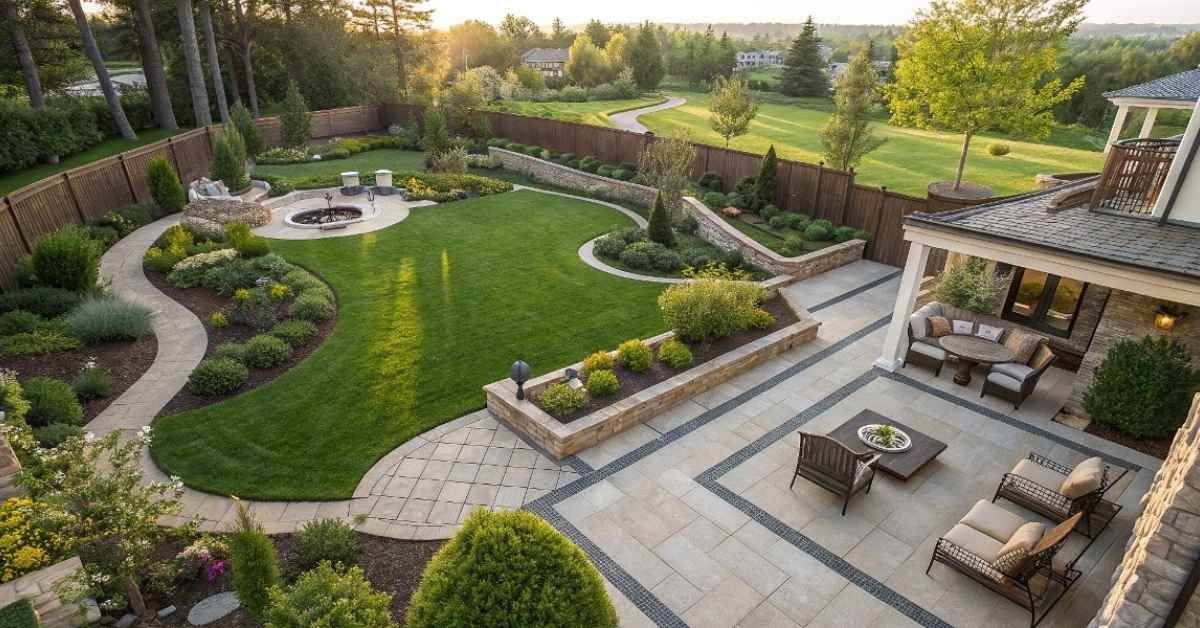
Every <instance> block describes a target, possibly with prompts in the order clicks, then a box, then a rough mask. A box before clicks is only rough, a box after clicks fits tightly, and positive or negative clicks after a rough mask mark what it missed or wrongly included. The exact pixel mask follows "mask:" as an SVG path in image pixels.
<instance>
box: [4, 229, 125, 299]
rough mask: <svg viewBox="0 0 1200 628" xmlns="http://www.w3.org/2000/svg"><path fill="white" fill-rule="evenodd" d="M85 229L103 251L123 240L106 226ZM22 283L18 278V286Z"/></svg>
mask: <svg viewBox="0 0 1200 628" xmlns="http://www.w3.org/2000/svg"><path fill="white" fill-rule="evenodd" d="M85 228H86V229H87V232H88V237H89V238H91V239H92V240H93V241H94V242H95V243H96V244H97V245H99V246H100V248H101V249H105V250H107V249H108V248H109V247H111V246H112V245H114V244H116V243H117V240H120V239H121V234H120V232H118V231H117V230H116V229H114V228H112V227H108V226H104V225H88V226H87V227H85ZM29 272H30V273H33V263H32V261H31V262H30V264H29ZM31 276H32V277H35V278H36V277H37V275H36V274H32V275H31ZM22 283H23V281H22V280H21V279H20V278H18V279H17V284H18V285H20V284H22ZM26 285H33V284H32V283H29V284H26Z"/></svg>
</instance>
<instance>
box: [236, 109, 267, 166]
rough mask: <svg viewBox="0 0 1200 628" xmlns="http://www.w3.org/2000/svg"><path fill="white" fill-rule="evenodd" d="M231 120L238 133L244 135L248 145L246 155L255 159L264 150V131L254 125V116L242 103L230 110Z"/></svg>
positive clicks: (243, 138) (243, 137) (243, 139)
mask: <svg viewBox="0 0 1200 628" xmlns="http://www.w3.org/2000/svg"><path fill="white" fill-rule="evenodd" d="M229 119H230V121H232V122H233V126H234V128H236V129H237V130H238V133H240V134H241V135H242V141H244V142H245V143H246V154H247V155H249V156H250V157H254V156H255V155H257V154H259V153H261V152H262V150H263V139H262V131H261V130H259V128H258V125H257V124H255V123H254V116H252V115H250V110H249V109H247V108H246V105H243V104H242V101H240V100H239V101H237V102H235V103H233V108H231V109H230V110H229Z"/></svg>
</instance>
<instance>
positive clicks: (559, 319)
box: [152, 191, 665, 500]
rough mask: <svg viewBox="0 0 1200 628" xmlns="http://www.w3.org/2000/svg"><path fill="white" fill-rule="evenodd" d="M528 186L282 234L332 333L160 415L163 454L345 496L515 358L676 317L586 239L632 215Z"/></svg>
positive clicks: (566, 357) (653, 290) (176, 462)
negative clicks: (208, 398)
mask: <svg viewBox="0 0 1200 628" xmlns="http://www.w3.org/2000/svg"><path fill="white" fill-rule="evenodd" d="M631 224H632V221H630V220H629V219H628V218H626V217H625V216H623V215H621V214H619V213H617V212H616V211H614V210H612V209H611V208H607V207H603V206H601V205H597V204H595V203H589V202H586V201H579V200H573V199H565V198H561V197H557V196H548V195H544V194H540V193H537V192H532V191H520V192H510V193H507V194H502V195H497V196H491V197H483V198H477V199H471V200H466V201H459V202H456V203H448V204H445V205H437V206H431V207H427V208H419V209H416V210H414V211H413V213H412V215H410V216H409V218H408V219H407V220H405V221H403V222H401V223H399V224H397V225H395V226H393V227H390V228H388V229H385V230H383V231H379V232H375V233H371V234H366V235H362V236H350V237H342V238H332V239H327V240H313V241H288V242H284V241H273V242H272V247H273V249H274V250H275V251H277V252H279V253H281V254H282V255H284V256H285V257H286V258H287V259H289V260H290V261H292V262H295V263H297V264H301V265H303V266H305V267H306V268H309V269H312V270H314V271H317V272H319V273H320V274H321V275H322V276H323V277H324V278H325V279H326V280H327V281H328V282H329V283H330V284H331V285H332V286H333V287H334V289H335V290H336V291H337V294H338V299H339V315H338V316H339V318H338V321H337V324H336V325H335V327H334V330H333V333H332V334H331V335H330V336H329V337H328V338H327V339H326V340H325V342H324V344H323V345H322V346H321V347H320V348H319V349H318V350H317V351H316V352H315V353H314V354H313V355H312V356H310V357H309V358H308V359H307V360H305V361H304V362H302V363H300V364H299V365H297V366H296V367H295V368H293V369H292V370H290V371H288V372H287V373H285V374H284V375H282V376H281V377H279V378H278V379H276V380H275V381H274V382H272V383H270V384H268V385H265V386H262V387H260V388H257V389H255V390H253V391H250V392H248V393H245V394H243V395H240V396H238V397H234V398H232V399H230V400H228V401H225V402H222V403H219V404H216V405H213V406H209V407H207V408H203V409H199V410H193V411H189V412H186V413H183V414H179V415H174V416H168V417H161V418H159V419H158V420H156V421H155V423H154V427H155V439H154V445H153V447H152V452H153V455H154V459H155V460H156V461H157V462H158V464H159V465H160V466H162V468H163V469H164V470H165V471H167V472H168V473H170V474H172V475H178V476H180V477H182V478H183V480H184V481H185V482H187V483H188V484H190V485H192V486H194V487H196V488H198V489H201V490H205V491H209V492H213V493H217V494H235V495H238V496H241V497H247V498H255V499H274V500H284V499H292V500H295V499H300V500H304V499H311V500H328V499H346V498H349V497H350V495H351V494H352V493H353V491H354V488H355V487H356V486H357V484H358V482H359V480H360V479H361V478H362V476H363V474H364V473H366V472H367V470H369V469H370V467H371V466H372V465H373V464H374V463H375V461H376V460H378V459H379V458H380V457H381V456H383V455H384V454H386V453H387V452H389V451H391V450H392V449H393V448H395V447H396V446H397V445H399V444H401V443H403V442H404V441H406V440H408V439H409V438H412V437H413V436H416V435H418V434H420V433H421V432H424V431H425V430H428V429H430V428H432V427H434V426H436V425H438V424H441V423H443V422H445V421H447V420H449V419H452V418H455V417H457V416H460V415H462V414H464V413H466V412H469V411H471V410H474V409H477V408H481V407H482V406H483V403H484V398H483V393H482V391H481V390H480V387H481V386H483V385H484V384H486V383H488V382H491V381H495V380H498V379H501V378H503V377H505V376H506V375H507V373H508V367H509V365H510V364H512V362H513V360H516V359H523V360H525V361H527V362H529V364H531V365H532V366H533V369H534V371H535V372H536V373H545V372H547V371H550V370H552V369H555V368H561V367H563V366H565V365H567V364H570V363H572V362H574V361H576V360H579V359H581V358H582V357H583V356H584V355H586V354H587V353H589V352H591V351H594V350H596V349H600V348H613V347H615V346H616V345H617V344H618V343H619V342H620V341H622V340H625V339H628V338H634V337H639V338H640V337H646V336H648V335H652V334H655V333H659V332H661V331H663V329H665V324H664V323H663V321H662V319H661V317H660V316H659V313H658V310H657V307H656V304H655V300H656V297H657V295H658V294H659V292H660V291H661V290H662V286H657V285H650V284H646V283H639V282H634V281H628V280H625V279H621V278H619V277H614V276H612V275H607V274H605V273H602V272H600V271H598V270H595V269H593V268H590V267H588V266H586V265H585V264H584V263H583V262H582V261H580V259H579V257H578V255H577V253H576V251H577V249H578V248H579V245H580V244H582V243H583V242H584V241H586V240H588V239H590V238H592V237H594V236H596V235H599V234H601V233H603V232H605V231H608V230H609V229H612V228H614V227H619V226H627V225H631Z"/></svg>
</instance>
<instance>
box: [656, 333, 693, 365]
mask: <svg viewBox="0 0 1200 628" xmlns="http://www.w3.org/2000/svg"><path fill="white" fill-rule="evenodd" d="M693 360H694V358H693V357H692V350H691V349H688V347H687V345H685V344H683V343H682V342H679V341H678V340H676V339H674V338H671V339H670V340H668V341H666V342H664V343H662V344H661V345H660V346H659V347H658V361H659V362H662V363H663V364H666V365H667V366H669V367H671V368H673V369H675V370H677V371H680V370H683V369H685V368H687V367H689V366H691V365H692V361H693Z"/></svg>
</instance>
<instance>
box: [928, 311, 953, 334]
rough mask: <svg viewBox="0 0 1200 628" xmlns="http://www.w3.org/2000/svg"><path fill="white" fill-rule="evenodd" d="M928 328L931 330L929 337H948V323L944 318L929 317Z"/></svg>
mask: <svg viewBox="0 0 1200 628" xmlns="http://www.w3.org/2000/svg"><path fill="white" fill-rule="evenodd" d="M929 328H930V330H931V331H930V332H929V335H930V336H933V337H934V338H941V337H942V336H949V335H950V321H948V320H946V319H945V317H942V316H930V317H929Z"/></svg>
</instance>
